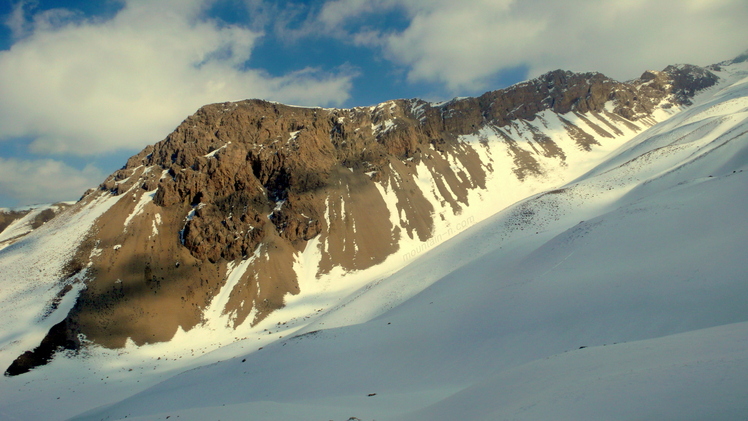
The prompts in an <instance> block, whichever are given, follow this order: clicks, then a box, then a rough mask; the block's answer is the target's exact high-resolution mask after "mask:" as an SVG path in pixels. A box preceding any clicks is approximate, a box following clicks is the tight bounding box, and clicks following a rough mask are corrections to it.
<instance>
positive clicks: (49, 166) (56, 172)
mask: <svg viewBox="0 0 748 421" xmlns="http://www.w3.org/2000/svg"><path fill="white" fill-rule="evenodd" d="M104 177H105V175H104V174H103V173H102V172H101V171H100V170H99V169H97V168H95V167H93V166H87V167H85V168H84V169H82V170H78V169H75V168H73V167H70V166H68V165H65V164H64V163H62V162H60V161H56V160H52V159H39V160H22V159H3V158H0V199H1V200H2V201H3V202H4V203H13V204H19V205H29V204H38V203H53V202H59V201H64V200H74V199H77V198H78V197H80V196H81V194H83V192H85V191H86V189H88V188H90V187H92V186H95V185H96V184H97V183H99V182H101V181H103V180H104Z"/></svg>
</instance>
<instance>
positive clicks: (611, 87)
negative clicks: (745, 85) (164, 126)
mask: <svg viewBox="0 0 748 421" xmlns="http://www.w3.org/2000/svg"><path fill="white" fill-rule="evenodd" d="M716 80H717V78H716V76H714V75H713V74H712V73H710V72H708V71H706V70H704V69H701V68H696V67H688V66H679V67H672V68H671V67H668V68H667V69H665V70H664V71H662V72H645V73H644V74H643V75H642V77H641V78H640V79H637V80H635V81H633V82H630V83H621V82H616V81H614V80H611V79H609V78H607V77H605V76H604V75H602V74H599V73H587V74H575V73H571V72H565V71H561V70H557V71H554V72H550V73H548V74H545V75H543V76H541V77H539V78H537V79H534V80H532V81H529V82H525V83H522V84H519V85H515V86H513V87H510V88H507V89H504V90H499V91H493V92H488V93H486V94H484V95H482V96H480V97H478V98H465V99H455V100H453V101H450V102H447V103H444V104H431V103H427V102H424V101H421V100H396V101H389V102H386V103H383V104H380V105H378V106H375V107H360V108H353V109H321V108H300V107H291V106H286V105H282V104H276V103H271V102H266V101H260V100H248V101H240V102H235V103H222V104H212V105H207V106H205V107H203V108H201V109H200V110H199V111H198V112H197V113H195V114H194V115H192V116H190V117H188V118H187V119H186V120H185V121H184V122H183V123H182V124H181V125H180V126H179V127H178V128H177V129H176V130H175V131H174V132H173V133H171V134H170V135H169V136H168V137H167V138H166V139H164V140H163V141H161V142H159V143H157V144H155V145H153V146H149V147H147V148H146V149H144V150H143V151H142V152H141V153H139V154H138V155H136V156H133V157H132V158H130V160H129V161H128V162H127V165H126V166H125V167H124V168H123V169H121V170H119V171H117V172H115V173H114V174H113V175H112V176H111V177H109V178H108V179H107V180H106V181H105V182H104V183H103V184H102V185H101V188H100V190H99V191H97V192H93V193H91V194H89V195H88V196H86V197H84V198H83V202H84V205H85V202H86V201H93V198H94V197H97V196H100V195H109V194H114V195H119V197H120V199H119V200H118V201H117V202H116V204H114V205H113V206H112V207H111V208H110V209H109V210H108V211H107V212H106V213H105V214H104V215H103V216H102V217H101V218H100V219H99V222H98V223H97V224H96V226H95V227H94V229H93V230H92V231H91V233H90V235H89V238H87V239H86V241H85V242H84V246H82V247H81V249H80V250H78V252H77V254H76V256H75V259H74V260H76V262H77V264H76V265H75V266H77V267H80V268H87V269H85V270H86V271H87V272H86V273H87V277H88V281H87V285H88V287H87V289H85V290H84V291H83V292H81V295H80V297H79V299H78V301H77V304H76V306H75V308H74V309H73V310H72V311H71V313H70V314H69V316H68V318H67V320H66V326H67V328H68V330H69V331H70V332H73V333H83V334H84V335H86V337H87V338H88V339H89V340H92V341H94V342H96V343H99V344H102V345H104V346H108V347H121V346H123V345H124V344H125V343H126V340H128V339H131V340H132V341H133V342H135V343H136V344H144V343H149V342H157V341H165V340H169V339H170V338H171V337H172V336H173V335H174V334H175V332H176V331H177V329H178V328H180V327H181V328H182V329H184V330H189V329H190V328H192V327H194V326H195V325H198V324H200V323H204V322H205V318H206V316H205V312H206V311H207V309H208V308H209V307H211V308H212V306H215V305H216V301H215V300H217V298H216V297H217V295H218V293H219V291H220V290H222V288H228V292H229V293H228V294H222V297H224V298H222V299H223V300H224V301H222V302H221V303H219V304H220V309H219V310H220V312H222V313H223V314H229V315H230V316H231V317H230V320H231V323H232V325H233V326H234V327H236V326H239V325H242V324H243V323H245V322H246V323H250V324H255V323H258V322H259V321H261V320H262V319H263V318H264V317H266V316H267V315H268V314H270V313H271V312H272V311H274V310H275V309H278V308H280V307H282V306H283V302H284V296H286V295H287V294H297V293H299V283H298V281H299V279H298V277H299V273H298V272H297V270H296V269H295V265H296V262H297V258H298V256H299V254H300V253H301V252H302V251H305V250H307V248H308V247H316V252H317V253H318V262H317V264H316V268H315V272H316V276H317V277H320V276H324V275H325V274H330V273H332V272H333V271H335V270H340V271H342V272H343V273H345V272H350V271H360V270H366V269H367V268H370V267H372V266H374V265H377V264H379V263H382V262H384V261H385V260H386V259H387V258H388V257H389V256H392V255H393V254H394V253H397V252H398V250H400V247H401V244H402V242H403V241H410V242H411V243H410V244H414V243H418V242H421V243H425V242H429V241H435V240H434V238H435V236H436V234H435V227H437V226H444V223H445V222H444V221H448V220H449V218H452V217H454V215H461V214H463V213H464V214H465V215H467V214H469V211H470V209H471V206H473V205H474V204H475V202H476V201H477V200H482V201H483V203H486V204H489V205H490V204H491V203H492V202H493V201H495V203H497V205H496V206H497V208H496V209H495V210H494V211H498V210H500V208H498V206H500V204H501V203H504V205H506V204H509V203H511V200H518V199H519V198H521V197H520V196H518V197H516V198H514V199H512V197H514V196H507V199H506V201H509V202H505V201H502V200H503V199H502V200H499V199H500V198H501V197H502V195H503V194H508V193H505V191H504V186H505V185H507V186H509V185H513V186H521V185H522V183H527V182H529V181H528V180H535V179H536V180H541V181H542V180H544V179H545V178H548V179H549V180H550V179H551V177H550V175H549V171H551V172H552V170H553V168H564V167H565V166H567V161H568V159H569V156H570V155H571V154H577V153H579V151H590V150H591V149H592V148H594V147H596V146H597V145H599V144H600V142H604V141H606V139H623V138H624V137H625V136H624V134H625V133H624V132H628V133H635V132H636V131H638V130H641V129H642V128H644V127H647V126H649V125H651V124H654V123H655V120H654V119H653V117H652V113H653V111H654V110H655V109H658V107H659V109H663V108H667V107H672V106H673V105H675V106H678V105H683V104H687V103H688V98H689V97H690V96H692V95H693V94H694V93H695V92H696V91H698V90H699V89H703V88H705V87H708V86H711V85H713V84H714V83H715V82H716ZM549 113H550V114H549ZM551 120H552V121H551ZM466 139H473V141H467V140H466ZM564 142H566V143H564ZM505 167H506V168H505ZM497 174H506V175H501V176H502V177H507V178H506V180H498V179H497V177H499V175H497ZM489 181H490V183H489ZM491 183H493V184H491ZM548 183H551V181H548ZM489 184H490V185H489ZM529 192H530V190H528V193H526V194H529ZM484 193H485V194H484ZM440 224H441V225H440ZM438 237H439V238H441V237H442V235H439V236H438ZM310 245H311V246H310ZM400 252H403V250H400ZM238 267H241V268H242V269H241V270H242V272H241V273H239V274H238V275H237V276H234V275H236V273H234V271H235V270H238V269H237V268H238ZM57 333H58V334H59V332H57ZM58 336H59V335H58ZM63 336H65V337H69V336H70V335H63Z"/></svg>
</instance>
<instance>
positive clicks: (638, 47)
mask: <svg viewBox="0 0 748 421" xmlns="http://www.w3.org/2000/svg"><path fill="white" fill-rule="evenodd" d="M393 8H401V9H402V10H404V11H405V13H406V15H407V16H408V18H409V22H410V23H409V25H408V27H407V28H406V29H405V30H402V31H399V32H394V33H392V32H388V31H386V30H381V29H380V30H378V31H374V32H373V31H372V30H371V28H368V27H365V28H364V29H362V30H358V29H350V28H348V35H347V36H348V37H349V38H350V39H352V40H354V42H357V43H359V44H364V45H370V46H381V48H382V51H383V53H384V54H385V57H387V58H388V59H390V60H392V61H393V62H396V63H399V64H401V65H404V66H406V67H407V69H408V71H409V73H408V78H409V80H410V81H413V82H415V81H429V82H439V83H442V84H444V86H446V87H447V88H448V89H450V90H452V91H455V92H458V91H461V90H472V91H474V90H476V89H483V88H490V87H489V86H486V81H487V80H488V79H489V78H490V77H491V76H492V75H495V74H496V73H497V72H498V71H500V70H502V69H507V68H512V67H516V66H521V65H524V66H528V67H529V68H530V74H531V76H536V75H538V74H540V73H542V72H545V71H548V70H553V69H556V68H563V69H569V70H575V71H601V72H603V73H605V74H607V75H609V76H611V77H614V78H618V79H622V80H626V79H631V78H634V77H637V76H639V75H640V74H641V72H643V71H644V70H646V69H652V68H654V69H660V68H662V67H664V66H666V65H668V64H673V63H681V62H690V63H693V64H700V65H706V64H711V63H714V62H716V61H720V60H724V59H729V58H732V57H733V56H735V55H737V54H738V53H740V52H741V51H743V50H744V49H745V48H748V44H746V41H745V40H746V39H748V25H746V24H745V22H748V7H746V3H745V0H714V1H706V0H569V1H563V2H560V1H555V0H524V1H518V0H498V1H497V0H462V1H442V0H438V1H432V2H423V1H417V0H372V1H371V2H363V1H360V0H335V1H330V2H328V3H327V4H326V5H325V7H324V8H323V10H322V12H321V13H320V15H319V17H318V19H319V20H320V21H321V22H325V23H326V24H327V25H328V26H329V25H337V28H338V29H340V28H346V25H347V23H348V22H351V21H354V20H355V19H356V18H359V19H361V18H363V17H365V16H367V15H371V14H376V13H380V12H381V11H383V10H392V9H393ZM349 26H350V25H349ZM326 30H327V31H328V32H330V33H333V31H332V30H331V29H329V28H328V29H326Z"/></svg>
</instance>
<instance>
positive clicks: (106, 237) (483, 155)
mask: <svg viewBox="0 0 748 421" xmlns="http://www.w3.org/2000/svg"><path fill="white" fill-rule="evenodd" d="M744 170H748V54H744V55H742V56H740V57H738V58H736V59H733V60H729V61H725V62H722V63H719V64H715V65H712V66H708V67H706V68H702V67H698V66H692V65H673V66H668V67H667V68H665V69H664V70H662V71H646V72H644V73H643V74H642V76H641V77H640V78H638V79H636V80H632V81H629V82H618V81H615V80H612V79H609V78H607V77H606V76H604V75H602V74H600V73H583V74H579V73H572V72H567V71H561V70H557V71H553V72H550V73H547V74H545V75H542V76H540V77H538V78H537V79H533V80H530V81H527V82H524V83H521V84H518V85H514V86H512V87H509V88H507V89H502V90H498V91H492V92H488V93H486V94H484V95H482V96H480V97H477V98H455V99H454V100H452V101H449V102H445V103H429V102H425V101H422V100H418V99H409V100H393V101H388V102H385V103H382V104H379V105H376V106H372V107H358V108H353V109H326V108H302V107H295V106H289V105H283V104H279V103H273V102H267V101H261V100H247V101H240V102H231V103H220V104H212V105H207V106H204V107H202V108H201V109H200V110H198V111H197V112H196V113H195V114H194V115H192V116H190V117H188V118H187V119H185V120H184V122H183V123H182V124H180V125H179V127H177V128H176V130H174V132H173V133H171V134H169V135H168V136H167V137H166V138H165V139H164V140H162V141H160V142H158V143H156V144H154V145H152V146H149V147H147V148H145V149H144V150H143V151H142V152H140V153H139V154H137V155H135V156H133V157H132V158H130V159H129V160H128V162H127V164H126V165H125V166H124V167H122V169H120V170H118V171H116V172H115V173H114V174H112V175H111V176H110V177H109V178H107V179H106V180H105V181H104V182H103V183H102V184H101V185H100V186H99V187H98V188H96V189H91V190H89V191H88V192H86V193H85V194H84V195H83V197H82V198H81V199H80V200H79V201H78V202H76V203H74V204H72V203H66V204H57V205H51V206H48V207H42V208H38V209H34V210H22V211H21V210H14V211H11V210H2V211H0V309H2V312H0V365H2V367H3V369H4V370H5V376H4V377H3V378H2V379H1V380H0V418H2V419H8V420H26V419H80V420H120V419H128V420H130V419H136V420H137V419H141V420H153V419H167V418H168V419H180V420H202V419H221V420H233V419H236V420H240V419H241V420H244V419H257V420H289V419H308V420H317V419H318V420H336V421H337V420H351V419H353V420H374V419H376V420H390V419H392V420H502V419H522V420H524V419H527V420H538V419H555V420H565V419H570V420H571V419H575V420H576V419H616V420H635V419H636V420H639V419H679V420H688V419H693V420H697V419H698V420H701V419H711V420H721V419H724V420H733V419H741V417H742V418H745V416H746V414H748V399H746V396H748V306H746V305H745V303H746V302H748V282H746V280H747V278H746V275H745V274H746V273H747V272H748V265H747V264H746V259H745V253H746V250H748V224H746V209H748V171H746V172H744Z"/></svg>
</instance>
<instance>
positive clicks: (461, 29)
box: [0, 0, 748, 207]
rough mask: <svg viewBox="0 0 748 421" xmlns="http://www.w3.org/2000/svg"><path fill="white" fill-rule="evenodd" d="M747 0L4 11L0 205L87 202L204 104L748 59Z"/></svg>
mask: <svg viewBox="0 0 748 421" xmlns="http://www.w3.org/2000/svg"><path fill="white" fill-rule="evenodd" d="M745 22H748V5H747V4H746V3H745V0H567V1H564V2H559V1H553V0H522V1H520V0H461V1H459V2H456V1H454V0H430V1H423V0H420V1H418V0H310V1H294V0H279V1H269V0H101V1H82V0H75V1H73V0H27V1H17V0H0V207H13V206H22V205H28V204H33V203H48V202H53V201H58V200H76V199H77V198H78V197H79V196H80V195H81V194H82V193H83V192H84V191H85V190H86V189H87V188H90V187H95V186H96V185H98V184H99V183H100V182H101V181H103V179H104V178H105V177H106V176H107V175H108V174H109V173H111V172H112V171H114V170H115V169H117V168H119V167H121V166H122V165H123V164H124V163H125V161H126V159H127V158H128V157H129V156H131V155H133V154H134V153H137V152H138V151H139V150H140V149H142V148H143V147H145V146H146V145H148V144H151V143H155V142H157V141H159V140H161V139H163V138H164V137H165V136H166V135H167V134H169V132H171V131H172V130H173V129H174V128H175V127H176V126H177V125H178V124H179V123H180V122H181V121H182V120H183V119H184V118H185V117H186V116H188V115H190V114H192V113H193V112H194V111H195V110H197V109H198V108H199V107H200V106H201V105H204V104H207V103H212V102H222V101H231V100H240V99H245V98H263V99H268V100H274V101H280V102H284V103H291V104H296V105H309V106H335V107H352V106H361V105H371V104H376V103H379V102H382V101H386V100H388V99H393V98H411V97H419V98H424V99H426V100H432V101H439V100H444V99H449V98H452V97H455V96H472V95H479V94H481V93H483V92H485V91H488V90H494V89H499V88H503V87H506V86H508V85H511V84H513V83H516V82H519V81H522V80H525V79H527V78H530V77H535V76H537V75H539V74H542V73H543V72H546V71H549V70H553V69H557V68H562V69H568V70H574V71H601V72H603V73H605V74H607V75H609V76H611V77H613V78H616V79H619V80H627V79H632V78H635V77H637V76H638V75H640V74H641V73H642V72H643V71H644V70H646V69H661V68H663V67H664V66H666V65H668V64H673V63H693V64H699V65H706V64H710V63H714V62H717V61H721V60H724V59H728V58H731V57H734V56H736V55H737V54H739V53H741V52H742V51H744V50H745V49H746V48H748V44H747V43H746V42H745V40H746V39H748V25H745Z"/></svg>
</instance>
